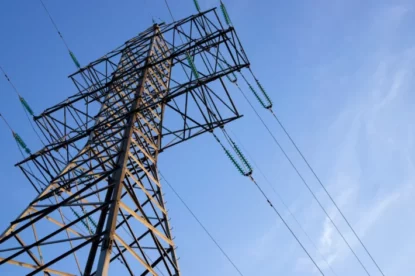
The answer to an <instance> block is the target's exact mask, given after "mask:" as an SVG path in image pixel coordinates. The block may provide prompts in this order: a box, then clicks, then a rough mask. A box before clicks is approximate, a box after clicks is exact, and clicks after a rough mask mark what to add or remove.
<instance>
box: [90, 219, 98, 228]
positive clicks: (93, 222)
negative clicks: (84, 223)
mask: <svg viewBox="0 0 415 276" xmlns="http://www.w3.org/2000/svg"><path fill="white" fill-rule="evenodd" d="M88 220H89V222H90V223H91V224H92V225H93V226H94V227H95V229H96V228H97V223H96V222H95V220H93V219H92V218H91V217H88Z"/></svg>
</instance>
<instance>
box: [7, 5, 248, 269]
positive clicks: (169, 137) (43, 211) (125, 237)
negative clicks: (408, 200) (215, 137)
mask: <svg viewBox="0 0 415 276" xmlns="http://www.w3.org/2000/svg"><path fill="white" fill-rule="evenodd" d="M248 65H249V63H248V59H247V57H246V56H245V54H244V51H243V49H242V46H241V44H240V42H239V40H238V38H237V35H236V33H235V31H234V29H233V28H232V27H229V28H225V27H224V26H223V25H222V23H221V22H220V20H219V18H218V15H217V13H216V10H215V9H212V10H209V11H206V12H202V13H199V14H198V15H194V16H190V17H188V18H185V19H183V20H180V21H177V22H174V23H171V24H160V25H158V24H154V25H153V26H151V27H150V28H149V29H147V30H146V31H144V32H142V33H140V34H139V35H137V36H136V37H134V38H132V39H130V40H128V41H127V42H125V43H124V44H123V45H122V46H121V47H119V48H117V49H116V50H114V51H112V52H110V53H108V54H107V55H105V56H104V57H102V58H100V59H98V60H96V61H94V62H92V63H90V64H89V65H88V66H86V67H84V68H82V69H80V70H79V71H78V72H76V73H75V74H73V75H71V76H70V78H71V79H72V80H73V82H74V84H75V86H76V87H77V89H78V90H79V92H78V93H76V94H75V95H73V96H71V97H69V98H68V99H66V100H65V101H63V102H61V103H59V104H57V105H55V106H53V107H51V108H48V109H46V110H45V111H44V112H42V113H41V114H40V115H39V116H36V117H35V122H36V124H37V126H38V127H39V128H40V130H41V131H42V133H43V135H44V137H45V140H46V141H47V143H46V146H45V147H44V148H43V149H41V150H40V151H38V152H36V153H34V154H32V155H31V156H30V157H29V158H27V159H25V160H23V161H22V162H20V163H18V164H17V166H19V167H20V169H21V170H22V172H23V173H24V174H25V176H26V177H27V179H28V180H29V181H30V182H31V183H32V184H33V185H34V186H36V187H39V188H38V195H37V196H36V198H35V199H34V200H33V201H32V202H30V203H29V204H28V207H27V208H26V209H25V210H24V211H23V212H22V213H21V214H20V215H19V216H18V218H17V219H16V220H14V221H12V222H11V224H10V226H9V227H8V228H7V229H6V230H5V232H4V233H3V234H2V235H1V237H0V274H2V275H22V274H26V273H28V274H27V275H35V274H38V273H39V274H43V275H108V274H111V275H180V270H179V266H178V263H177V256H176V252H175V244H174V241H173V237H172V233H171V229H170V226H169V219H168V215H167V211H166V206H165V201H164V199H163V192H162V187H161V183H160V180H159V174H158V169H157V160H158V157H159V153H161V152H162V151H163V150H164V149H166V148H168V147H171V146H173V145H176V144H179V143H181V142H183V141H186V140H188V139H191V138H193V137H195V136H197V135H200V134H202V133H205V132H211V131H213V129H214V128H216V127H220V126H222V125H224V124H226V123H228V122H231V121H233V120H235V119H237V118H239V117H240V115H239V113H238V111H237V110H236V108H235V105H234V104H233V101H232V99H231V97H230V94H229V92H228V90H227V88H226V86H225V84H224V82H223V80H222V77H224V76H226V75H227V74H230V73H232V72H234V71H237V70H240V69H242V68H243V67H247V66H248ZM29 165H30V167H29ZM3 196H4V195H3ZM8 264H11V265H8ZM13 265H15V266H13ZM9 269H10V270H9ZM2 271H4V272H2ZM3 273H4V274H3Z"/></svg>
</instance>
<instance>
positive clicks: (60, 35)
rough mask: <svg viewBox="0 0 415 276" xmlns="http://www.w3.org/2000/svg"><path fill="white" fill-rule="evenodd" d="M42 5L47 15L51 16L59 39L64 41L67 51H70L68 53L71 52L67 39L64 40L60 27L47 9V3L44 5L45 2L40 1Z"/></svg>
mask: <svg viewBox="0 0 415 276" xmlns="http://www.w3.org/2000/svg"><path fill="white" fill-rule="evenodd" d="M39 1H40V3H41V4H42V6H43V9H44V10H45V12H46V13H47V15H48V16H49V19H50V22H52V25H53V27H55V30H56V32H57V33H58V35H59V37H60V38H61V39H62V42H63V44H65V47H66V49H68V51H69V52H70V51H71V50H70V49H69V46H68V44H67V43H66V41H65V39H64V38H63V35H62V33H61V32H60V31H59V28H58V25H56V22H55V20H53V17H52V15H51V14H50V12H49V10H48V8H46V5H45V3H43V0H39Z"/></svg>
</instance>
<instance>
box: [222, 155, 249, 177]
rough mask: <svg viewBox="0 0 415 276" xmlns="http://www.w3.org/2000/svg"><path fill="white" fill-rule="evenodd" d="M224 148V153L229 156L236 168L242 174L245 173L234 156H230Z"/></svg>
mask: <svg viewBox="0 0 415 276" xmlns="http://www.w3.org/2000/svg"><path fill="white" fill-rule="evenodd" d="M224 150H225V153H226V155H227V156H228V157H229V159H230V160H231V161H232V163H233V164H234V165H235V167H236V169H237V170H238V171H239V172H240V173H241V174H242V175H245V172H244V170H243V169H242V167H241V166H240V165H239V164H238V162H236V160H235V158H234V157H233V156H232V154H231V153H230V152H229V151H228V150H227V149H225V148H224Z"/></svg>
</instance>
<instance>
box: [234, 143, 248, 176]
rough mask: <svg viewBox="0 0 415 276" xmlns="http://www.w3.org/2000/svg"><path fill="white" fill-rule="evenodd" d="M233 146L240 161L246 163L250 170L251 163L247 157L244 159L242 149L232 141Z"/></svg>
mask: <svg viewBox="0 0 415 276" xmlns="http://www.w3.org/2000/svg"><path fill="white" fill-rule="evenodd" d="M233 148H234V149H235V151H236V153H237V154H238V156H239V158H240V159H241V160H242V162H243V163H244V164H245V165H246V167H247V168H248V170H249V171H250V172H252V167H251V164H249V162H248V159H246V157H245V155H244V154H243V153H242V151H241V150H240V149H239V147H238V146H237V145H236V144H235V143H233Z"/></svg>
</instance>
